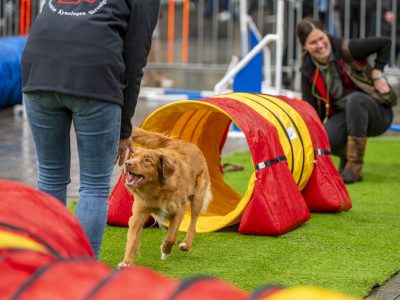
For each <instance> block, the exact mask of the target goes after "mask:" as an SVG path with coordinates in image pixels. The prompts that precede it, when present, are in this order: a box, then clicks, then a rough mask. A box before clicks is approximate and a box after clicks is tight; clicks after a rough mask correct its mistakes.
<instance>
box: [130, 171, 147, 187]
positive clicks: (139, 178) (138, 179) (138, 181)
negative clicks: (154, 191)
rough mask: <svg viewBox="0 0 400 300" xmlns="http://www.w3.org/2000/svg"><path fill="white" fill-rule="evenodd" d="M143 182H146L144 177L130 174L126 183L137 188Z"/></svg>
mask: <svg viewBox="0 0 400 300" xmlns="http://www.w3.org/2000/svg"><path fill="white" fill-rule="evenodd" d="M143 180H144V177H143V176H142V175H138V174H133V173H129V174H128V177H127V178H126V181H127V182H128V184H131V185H135V186H138V185H140V184H141V183H142V182H143Z"/></svg>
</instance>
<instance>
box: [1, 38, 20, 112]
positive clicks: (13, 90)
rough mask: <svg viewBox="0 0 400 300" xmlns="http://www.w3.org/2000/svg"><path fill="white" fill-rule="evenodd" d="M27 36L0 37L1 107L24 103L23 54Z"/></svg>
mask: <svg viewBox="0 0 400 300" xmlns="http://www.w3.org/2000/svg"><path fill="white" fill-rule="evenodd" d="M25 43H26V37H25V36H22V37H20V36H18V37H6V38H1V39H0V108H2V107H7V106H11V105H15V104H20V103H22V91H21V56H22V51H23V50H24V47H25Z"/></svg>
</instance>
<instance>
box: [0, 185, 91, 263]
mask: <svg viewBox="0 0 400 300" xmlns="http://www.w3.org/2000/svg"><path fill="white" fill-rule="evenodd" d="M0 199H1V201H0V249H5V248H12V249H19V250H34V251H38V252H41V253H45V254H48V255H51V256H53V257H56V258H68V257H81V256H84V257H91V258H94V253H93V250H92V248H91V246H90V244H89V241H88V240H87V238H86V235H85V233H84V232H83V230H82V228H81V226H80V224H79V223H78V221H77V220H76V218H75V217H74V216H73V215H72V214H69V213H68V212H67V211H66V209H65V207H64V205H63V204H62V203H61V202H59V201H58V200H57V199H55V198H53V197H52V196H50V195H48V194H45V193H42V192H40V191H36V190H34V189H33V188H32V187H29V186H26V185H23V184H21V183H18V182H14V181H9V180H3V179H2V180H0ZM60 237H62V238H60Z"/></svg>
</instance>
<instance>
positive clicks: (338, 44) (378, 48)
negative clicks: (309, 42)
mask: <svg viewBox="0 0 400 300" xmlns="http://www.w3.org/2000/svg"><path fill="white" fill-rule="evenodd" d="M328 37H329V40H330V43H331V47H332V51H333V53H334V55H335V58H336V59H335V61H334V66H335V68H336V69H337V72H338V74H339V76H340V77H341V79H342V83H343V85H344V87H345V89H346V91H347V92H348V93H350V92H352V91H354V86H352V84H351V82H349V78H348V77H347V75H346V74H345V72H344V70H342V67H341V65H342V64H343V63H344V55H343V51H342V43H343V39H341V38H337V37H333V36H328ZM390 46H391V41H390V40H389V39H388V38H382V37H374V38H372V37H371V38H364V39H352V40H350V42H349V50H350V53H351V55H352V57H353V58H354V59H355V60H357V61H365V60H366V59H367V58H368V57H369V56H370V55H371V54H374V53H376V54H377V55H376V58H375V62H374V64H373V68H376V69H379V70H381V71H383V68H384V66H385V64H386V63H387V62H388V60H389V56H390ZM300 71H301V90H302V98H303V99H304V100H305V101H307V102H308V103H310V104H311V105H312V106H313V107H314V108H315V110H316V111H317V113H318V116H319V118H320V119H321V120H323V119H324V118H325V116H326V113H327V112H326V105H325V103H324V102H323V101H322V100H319V99H318V97H316V96H315V95H313V93H312V85H313V82H316V89H315V90H316V91H317V93H318V95H319V96H321V97H322V98H325V99H326V98H328V97H327V95H324V92H325V93H326V91H327V88H326V85H325V82H324V79H323V77H322V74H320V72H319V73H318V72H317V68H316V66H315V64H314V62H313V61H312V58H311V55H309V54H306V56H305V57H304V58H303V63H302V66H301V69H300ZM316 79H317V80H316ZM329 98H330V97H329ZM337 100H339V99H330V102H331V103H330V105H329V109H330V111H329V115H332V114H334V113H336V112H337V111H336V108H335V105H332V104H334V103H335V101H337Z"/></svg>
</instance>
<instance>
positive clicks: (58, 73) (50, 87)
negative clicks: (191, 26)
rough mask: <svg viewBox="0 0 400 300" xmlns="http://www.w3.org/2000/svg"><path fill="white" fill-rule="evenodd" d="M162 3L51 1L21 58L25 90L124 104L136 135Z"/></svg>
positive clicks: (125, 130) (126, 127)
mask: <svg viewBox="0 0 400 300" xmlns="http://www.w3.org/2000/svg"><path fill="white" fill-rule="evenodd" d="M159 2H160V1H159V0H47V1H46V2H45V4H44V6H43V10H42V12H41V13H40V14H39V15H38V17H37V18H36V20H35V22H34V23H33V25H32V28H31V32H30V34H29V36H28V40H27V44H26V47H25V50H24V53H23V56H22V86H23V89H22V90H23V92H33V91H53V92H59V93H64V94H68V95H72V96H77V97H85V98H92V99H98V100H101V101H107V102H112V103H117V104H119V105H121V106H122V119H121V138H127V137H129V136H130V134H131V130H132V125H131V118H132V116H133V114H134V112H135V107H136V103H137V98H138V95H139V89H140V81H141V79H142V76H143V68H144V67H145V65H146V62H147V55H148V52H149V50H150V45H151V36H152V34H153V30H154V28H155V26H156V23H157V19H158V10H159V4H160V3H159Z"/></svg>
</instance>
